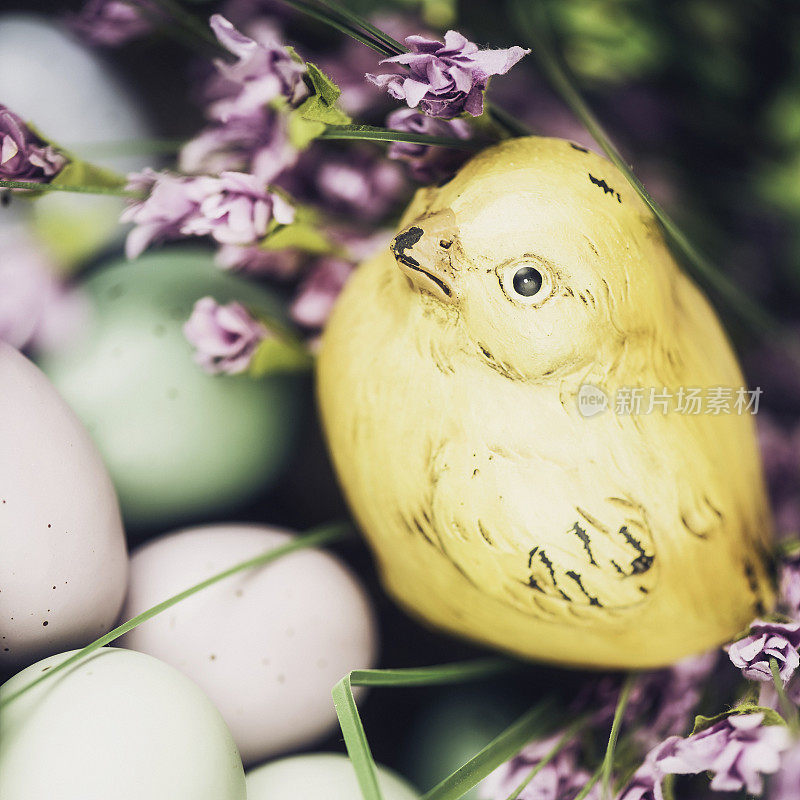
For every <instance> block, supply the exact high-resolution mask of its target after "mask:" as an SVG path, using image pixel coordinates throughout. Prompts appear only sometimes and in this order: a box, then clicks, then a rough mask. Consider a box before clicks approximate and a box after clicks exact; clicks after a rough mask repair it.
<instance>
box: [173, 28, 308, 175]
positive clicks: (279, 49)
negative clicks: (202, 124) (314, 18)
mask: <svg viewBox="0 0 800 800" xmlns="http://www.w3.org/2000/svg"><path fill="white" fill-rule="evenodd" d="M210 24H211V28H212V30H213V31H214V33H215V34H216V36H217V39H218V40H219V42H220V44H221V45H222V46H223V47H225V48H226V49H227V50H229V51H230V52H231V53H232V54H233V55H235V56H236V57H237V61H236V62H235V63H232V64H229V63H227V62H225V61H221V60H218V61H216V62H215V65H216V73H215V75H214V76H213V77H212V79H211V80H210V81H209V83H208V85H207V86H206V90H205V93H204V94H205V97H206V100H207V101H208V107H207V116H208V118H209V119H210V120H211V125H210V126H208V127H207V128H205V129H204V130H203V131H201V132H200V134H199V135H198V136H197V137H195V138H194V139H192V140H191V141H190V142H188V143H187V144H186V145H185V146H184V148H183V149H182V151H181V155H180V166H181V169H182V170H183V171H185V172H190V173H195V174H200V173H204V174H218V173H219V172H221V171H223V170H246V171H248V172H251V173H253V174H254V175H256V176H258V177H259V178H261V179H263V180H265V181H272V180H273V179H274V178H275V177H276V176H277V175H278V174H279V173H280V172H282V171H283V170H284V169H286V168H288V167H290V166H292V165H293V164H294V163H295V161H296V160H297V152H296V151H295V149H294V148H293V147H292V146H291V145H290V143H289V138H288V134H287V132H286V119H285V116H284V115H283V114H281V113H280V112H279V110H277V109H276V108H274V107H273V106H274V104H275V102H276V101H279V100H280V101H285V102H287V103H288V104H289V105H290V106H294V105H297V104H298V103H300V102H301V101H302V100H303V99H305V97H306V96H307V95H308V89H307V87H306V84H305V82H304V80H303V75H304V74H305V71H306V67H305V65H304V64H302V63H300V62H298V61H296V60H295V59H294V58H293V57H292V55H291V54H290V53H289V51H288V50H287V49H286V47H284V46H283V45H282V44H281V43H280V42H279V40H278V36H277V33H276V32H275V30H274V28H272V27H271V26H269V25H266V24H259V25H254V36H255V37H256V38H250V37H249V36H245V35H244V34H243V33H240V32H239V31H238V30H236V28H234V27H233V25H231V23H230V22H228V20H226V19H225V18H224V17H222V16H220V15H219V14H215V15H214V16H212V17H211V23H210Z"/></svg>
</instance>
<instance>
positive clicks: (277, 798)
mask: <svg viewBox="0 0 800 800" xmlns="http://www.w3.org/2000/svg"><path fill="white" fill-rule="evenodd" d="M378 785H379V786H380V788H381V793H382V794H383V798H384V800H419V798H420V795H419V794H418V793H417V792H415V791H414V789H413V788H412V787H411V785H410V784H409V783H407V782H406V781H404V780H403V779H402V778H400V777H399V776H398V775H395V773H394V772H392V771H391V770H389V769H387V768H386V767H381V766H379V767H378ZM317 797H319V798H325V800H358V799H359V798H360V797H361V792H360V790H359V788H358V781H357V780H356V775H355V772H354V771H353V766H352V764H351V763H350V759H348V758H347V756H345V755H342V754H340V753H312V754H310V755H302V756H292V757H291V758H283V759H281V760H280V761H273V762H272V763H271V764H265V765H264V766H263V767H258V768H257V769H254V770H250V772H248V773H247V800H300V798H303V800H311V798H317ZM0 800H4V798H2V796H0Z"/></svg>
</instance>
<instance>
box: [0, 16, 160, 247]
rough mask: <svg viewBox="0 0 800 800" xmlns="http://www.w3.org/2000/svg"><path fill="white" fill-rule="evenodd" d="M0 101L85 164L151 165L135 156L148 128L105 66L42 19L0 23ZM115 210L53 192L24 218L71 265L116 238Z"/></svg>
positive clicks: (111, 201) (0, 19) (103, 200)
mask: <svg viewBox="0 0 800 800" xmlns="http://www.w3.org/2000/svg"><path fill="white" fill-rule="evenodd" d="M0 102H2V103H3V104H4V105H6V106H8V108H10V109H11V110H12V111H14V112H15V113H17V114H19V115H20V116H21V117H22V118H23V119H24V120H26V121H28V122H31V123H32V124H33V125H34V126H36V128H37V129H38V130H40V131H41V132H42V134H43V135H45V136H47V137H48V138H50V139H52V140H53V141H54V142H56V143H57V144H59V145H61V146H63V147H65V148H67V149H68V150H69V151H70V152H73V153H75V155H77V156H79V157H80V158H83V159H86V160H87V161H91V162H92V163H96V164H99V165H101V166H104V167H108V168H110V169H113V170H114V171H115V172H118V173H120V174H123V175H124V174H126V173H127V172H131V171H133V170H138V169H141V168H142V167H144V166H146V165H147V164H148V163H151V164H152V163H154V162H153V159H152V157H142V156H141V155H136V154H135V150H136V143H137V142H140V141H141V140H142V139H146V138H148V137H149V136H151V135H152V134H151V132H150V126H149V125H148V123H147V122H146V120H145V117H144V113H143V111H142V110H141V109H140V107H139V106H138V105H137V103H136V102H135V99H134V97H133V96H132V95H131V93H130V92H129V91H128V89H127V87H126V86H125V85H124V84H123V82H122V81H121V80H120V78H119V76H117V75H115V74H114V72H113V65H112V63H111V62H105V61H104V60H103V59H101V58H100V56H99V55H98V54H97V53H96V52H94V51H93V50H92V49H91V48H90V47H88V46H87V45H84V44H82V43H81V42H79V41H78V40H77V39H76V37H75V36H73V35H71V34H70V33H69V32H68V31H67V30H66V29H65V28H64V27H63V26H59V25H57V24H54V23H53V22H52V21H50V20H47V19H45V18H44V17H40V16H37V15H34V14H3V15H2V16H0ZM111 143H116V147H115V148H113V149H109V147H108V145H109V144H111ZM126 143H127V146H126ZM126 150H127V154H126ZM131 153H134V154H133V155H131ZM19 205H22V203H19ZM26 205H30V204H26ZM122 208H123V202H122V200H121V199H120V198H118V197H108V196H106V197H100V196H90V195H74V194H73V195H65V194H61V193H57V192H55V193H52V194H49V195H47V196H45V197H42V198H40V199H38V200H37V201H36V203H34V204H33V205H32V212H33V216H34V218H35V224H36V226H37V228H38V230H39V231H40V233H42V234H43V236H44V238H45V240H46V241H47V243H48V245H49V246H50V249H51V250H52V251H53V253H54V255H56V256H57V257H59V258H60V259H62V260H63V261H65V262H69V263H72V262H75V261H78V260H80V259H81V258H83V257H84V256H86V255H89V254H90V253H92V252H93V251H94V250H95V249H96V248H98V247H100V246H102V245H104V244H106V243H107V242H109V241H110V240H112V239H114V238H115V237H119V236H121V234H122V231H123V229H122V227H121V226H120V225H119V214H120V211H121V210H122Z"/></svg>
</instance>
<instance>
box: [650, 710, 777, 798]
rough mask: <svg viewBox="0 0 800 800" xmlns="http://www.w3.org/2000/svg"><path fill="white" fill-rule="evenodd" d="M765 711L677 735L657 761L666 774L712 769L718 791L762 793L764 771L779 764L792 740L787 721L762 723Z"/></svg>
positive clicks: (739, 716) (658, 766)
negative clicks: (689, 734)
mask: <svg viewBox="0 0 800 800" xmlns="http://www.w3.org/2000/svg"><path fill="white" fill-rule="evenodd" d="M763 721H764V715H763V714H761V713H757V714H741V715H734V716H730V717H727V718H726V719H724V720H722V721H720V722H717V723H716V724H714V725H712V726H711V727H710V728H707V729H706V730H704V731H700V733H696V734H694V735H693V736H689V737H687V738H686V739H677V740H676V741H674V742H673V744H672V746H671V747H669V748H666V749H665V750H664V751H663V752H662V754H661V755H660V757H659V759H658V761H657V762H656V765H657V769H659V770H660V771H661V772H663V773H664V774H665V775H670V774H671V775H697V774H698V773H700V772H711V773H712V774H713V778H712V779H711V788H712V789H713V790H715V791H719V792H736V791H739V790H740V789H745V790H746V791H747V792H748V793H750V794H760V793H761V791H762V789H763V779H762V775H771V774H773V773H775V772H777V770H778V768H779V767H780V755H781V753H782V752H783V751H784V750H786V749H788V747H789V745H790V741H791V737H790V735H789V731H788V729H787V728H786V727H785V726H784V725H763V724H762V723H763Z"/></svg>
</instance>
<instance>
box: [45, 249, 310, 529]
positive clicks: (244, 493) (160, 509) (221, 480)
mask: <svg viewBox="0 0 800 800" xmlns="http://www.w3.org/2000/svg"><path fill="white" fill-rule="evenodd" d="M83 288H84V290H85V292H86V294H87V295H88V297H89V301H90V303H91V305H92V310H91V317H92V319H91V322H90V324H89V329H88V330H87V332H86V335H85V337H84V339H83V341H82V342H78V343H76V344H75V345H74V346H70V347H69V348H65V349H63V350H59V352H58V353H52V354H50V355H49V356H48V357H46V358H44V359H43V360H42V362H41V363H42V367H43V369H44V370H45V372H46V373H47V374H48V375H49V376H50V378H51V380H52V381H53V382H54V383H55V385H56V387H57V388H58V389H59V391H60V392H61V393H62V394H63V395H64V397H65V398H66V400H67V401H68V402H69V403H70V405H71V406H72V407H73V409H75V411H76V412H77V414H78V416H80V417H81V418H82V419H83V421H84V422H85V424H86V426H87V427H88V429H89V431H90V432H91V434H92V435H93V437H94V439H95V441H96V443H97V446H98V447H99V449H100V451H101V453H102V454H103V457H104V459H105V461H106V464H107V465H108V468H109V471H110V473H111V477H112V479H113V480H114V483H115V485H116V487H117V492H118V494H119V498H120V504H121V506H122V512H123V516H124V518H125V520H126V522H127V523H128V524H129V525H134V526H135V525H168V524H170V523H172V522H174V521H177V520H185V519H189V518H198V517H200V516H201V515H203V514H204V513H206V512H210V511H213V512H215V513H219V512H220V511H221V510H223V509H225V508H231V507H234V506H236V505H237V504H240V503H242V502H243V501H245V500H247V499H249V498H251V497H253V496H254V495H256V494H257V493H258V492H260V491H262V490H264V489H266V488H267V487H269V486H270V484H271V483H272V482H273V481H274V479H275V478H276V477H277V475H278V474H279V472H280V471H281V469H282V468H283V466H284V465H285V463H286V461H287V459H288V456H289V454H290V452H291V449H292V447H293V443H294V435H295V432H296V429H297V427H298V421H299V415H300V410H299V407H300V406H301V405H302V403H301V402H300V395H299V388H300V387H299V384H298V381H297V379H295V378H292V377H288V376H282V375H277V376H273V377H269V378H264V379H261V380H253V379H250V378H247V377H243V376H219V375H208V374H206V373H205V372H204V371H203V370H202V369H201V368H200V367H199V366H198V365H197V364H196V363H194V361H193V359H192V348H191V346H190V345H189V343H188V342H187V341H186V338H185V336H184V335H183V331H182V326H183V324H184V323H185V322H186V320H187V319H188V318H189V315H190V314H191V311H192V308H193V306H194V303H195V302H196V301H197V300H198V299H200V298H201V297H204V296H206V295H210V296H212V297H214V298H215V299H216V300H217V301H219V302H220V303H226V302H229V301H231V300H235V299H239V300H244V301H245V302H247V303H248V306H252V307H253V308H254V309H255V310H256V311H261V312H262V313H277V301H276V300H275V298H274V297H273V295H271V294H270V293H268V292H267V291H266V290H262V289H258V288H257V287H255V286H253V285H252V283H248V282H246V281H244V280H243V279H240V278H237V277H235V276H233V275H229V274H227V273H224V272H222V271H220V270H219V269H218V268H217V267H216V266H214V264H213V261H212V257H211V255H209V254H208V253H205V252H203V251H201V250H185V249H178V250H172V251H168V252H163V253H155V254H153V255H148V256H146V257H143V258H140V259H138V260H137V261H135V262H126V261H123V262H118V263H115V264H112V265H111V266H109V267H107V268H106V269H103V270H101V271H100V272H99V273H97V274H95V275H94V276H92V277H91V278H90V279H89V280H88V281H86V283H85V284H84V286H83Z"/></svg>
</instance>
